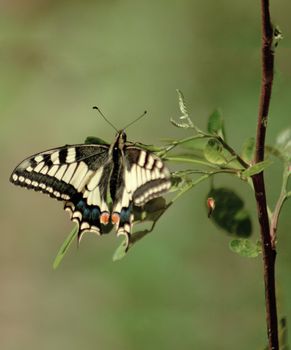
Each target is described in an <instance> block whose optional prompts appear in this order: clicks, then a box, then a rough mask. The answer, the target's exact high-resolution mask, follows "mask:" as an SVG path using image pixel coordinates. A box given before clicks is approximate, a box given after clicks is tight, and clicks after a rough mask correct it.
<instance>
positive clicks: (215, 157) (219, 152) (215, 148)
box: [204, 139, 227, 165]
mask: <svg viewBox="0 0 291 350" xmlns="http://www.w3.org/2000/svg"><path fill="white" fill-rule="evenodd" d="M204 156H205V158H206V160H208V161H209V162H210V163H211V164H217V165H222V164H225V163H227V161H226V159H225V157H224V155H223V147H222V144H221V143H220V142H219V141H218V140H216V139H209V140H208V142H207V144H206V147H205V148H204Z"/></svg>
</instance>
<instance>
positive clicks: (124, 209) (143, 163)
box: [112, 146, 171, 245]
mask: <svg viewBox="0 0 291 350" xmlns="http://www.w3.org/2000/svg"><path fill="white" fill-rule="evenodd" d="M119 177H120V179H118V181H119V186H118V191H116V193H115V198H114V202H113V213H112V219H113V220H112V221H113V222H114V223H116V224H117V234H118V235H119V234H122V235H125V236H126V238H127V241H128V242H127V245H128V244H129V241H130V235H131V229H132V222H133V219H134V215H133V207H134V206H142V205H144V204H145V203H147V202H148V201H150V200H151V199H153V198H157V197H159V196H161V195H162V194H163V193H165V192H167V191H168V189H169V188H170V186H171V181H170V172H169V170H168V169H167V168H166V167H165V165H164V163H163V162H162V160H161V159H160V158H159V157H157V156H156V155H155V154H153V153H151V152H148V151H146V150H144V149H142V148H139V147H135V146H127V147H125V149H124V152H123V164H122V171H120V173H119Z"/></svg>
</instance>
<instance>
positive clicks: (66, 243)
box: [53, 225, 78, 269]
mask: <svg viewBox="0 0 291 350" xmlns="http://www.w3.org/2000/svg"><path fill="white" fill-rule="evenodd" d="M77 234H78V226H77V225H76V226H75V227H74V228H73V229H72V231H71V232H70V234H69V235H68V237H67V238H66V239H65V241H64V243H63V244H62V246H61V248H60V249H59V251H58V254H57V256H56V258H55V260H54V262H53V268H54V269H56V268H57V267H58V266H59V265H60V263H61V261H62V260H63V257H64V256H65V254H66V252H67V250H68V248H69V246H70V245H71V243H72V242H73V240H74V239H75V237H77Z"/></svg>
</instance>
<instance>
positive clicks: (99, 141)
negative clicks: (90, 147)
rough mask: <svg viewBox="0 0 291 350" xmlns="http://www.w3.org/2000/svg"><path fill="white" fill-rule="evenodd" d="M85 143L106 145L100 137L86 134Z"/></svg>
mask: <svg viewBox="0 0 291 350" xmlns="http://www.w3.org/2000/svg"><path fill="white" fill-rule="evenodd" d="M85 144H96V145H108V142H106V141H104V140H102V139H100V137H95V136H88V137H87V138H86V140H85Z"/></svg>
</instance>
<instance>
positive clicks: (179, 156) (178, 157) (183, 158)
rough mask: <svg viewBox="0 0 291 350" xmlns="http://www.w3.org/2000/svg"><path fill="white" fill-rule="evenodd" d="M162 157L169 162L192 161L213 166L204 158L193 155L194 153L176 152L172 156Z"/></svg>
mask: <svg viewBox="0 0 291 350" xmlns="http://www.w3.org/2000/svg"><path fill="white" fill-rule="evenodd" d="M163 159H164V160H166V161H169V162H179V163H194V164H201V165H207V166H213V165H212V164H209V163H208V162H207V161H206V160H205V159H204V158H201V157H199V156H195V155H194V154H177V155H174V156H166V157H164V158H163Z"/></svg>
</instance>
